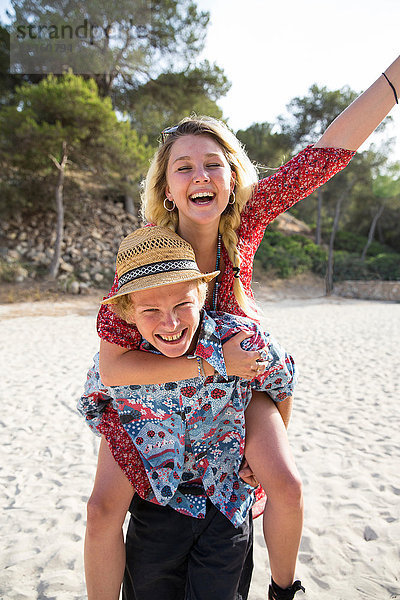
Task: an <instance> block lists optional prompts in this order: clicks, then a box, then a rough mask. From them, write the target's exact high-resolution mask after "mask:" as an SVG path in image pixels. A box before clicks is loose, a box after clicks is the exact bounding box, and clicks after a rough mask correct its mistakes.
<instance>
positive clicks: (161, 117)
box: [117, 61, 230, 144]
mask: <svg viewBox="0 0 400 600" xmlns="http://www.w3.org/2000/svg"><path fill="white" fill-rule="evenodd" d="M229 87H230V84H229V83H228V81H227V79H226V76H225V75H224V73H223V71H222V70H221V69H219V68H218V67H217V66H216V65H210V64H209V63H208V61H204V63H202V65H200V66H199V67H194V68H192V69H189V70H187V71H185V72H180V73H173V72H168V73H162V74H161V75H160V76H159V77H157V79H154V80H150V81H148V82H147V83H145V84H144V85H142V86H139V87H138V88H137V89H135V90H133V89H131V90H129V89H128V90H124V91H123V92H122V91H121V93H120V95H119V97H118V98H117V104H118V106H120V107H121V108H123V109H124V110H125V111H126V112H128V113H129V115H130V118H131V122H132V126H133V127H134V128H135V129H136V130H137V131H138V132H139V133H141V134H145V135H147V136H148V138H149V140H150V141H151V142H152V143H153V144H155V143H156V141H157V139H158V138H159V135H160V131H162V130H163V129H165V127H167V126H168V125H174V124H175V123H177V122H178V121H180V119H182V118H183V117H185V116H188V115H190V114H191V113H195V114H197V115H209V116H212V117H216V118H221V117H222V111H221V109H220V108H219V107H218V106H217V104H216V100H217V99H218V98H219V97H220V96H222V95H224V94H225V93H226V92H227V91H228V89H229Z"/></svg>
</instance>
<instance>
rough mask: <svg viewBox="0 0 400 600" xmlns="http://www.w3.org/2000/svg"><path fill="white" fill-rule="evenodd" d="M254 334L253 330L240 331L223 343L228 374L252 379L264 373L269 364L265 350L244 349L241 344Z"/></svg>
mask: <svg viewBox="0 0 400 600" xmlns="http://www.w3.org/2000/svg"><path fill="white" fill-rule="evenodd" d="M253 335H254V332H253V331H249V330H244V331H240V332H239V333H237V334H236V335H234V336H233V337H232V338H231V339H230V340H229V341H228V342H226V343H225V344H224V345H223V347H222V348H223V352H224V360H225V365H226V372H227V373H228V375H234V376H236V377H241V378H242V379H248V380H249V381H251V380H252V379H254V377H257V375H261V373H264V371H265V369H266V366H267V364H268V363H267V361H266V353H265V351H263V350H262V349H261V350H249V351H247V350H243V348H242V347H241V345H240V344H241V343H242V342H243V340H246V339H247V338H251V337H253Z"/></svg>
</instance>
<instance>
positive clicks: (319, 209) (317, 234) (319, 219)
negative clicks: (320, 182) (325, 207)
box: [315, 188, 324, 246]
mask: <svg viewBox="0 0 400 600" xmlns="http://www.w3.org/2000/svg"><path fill="white" fill-rule="evenodd" d="M323 197H324V192H323V190H322V189H321V188H318V204H317V227H316V230H315V243H316V244H317V246H320V245H321V226H322V200H323Z"/></svg>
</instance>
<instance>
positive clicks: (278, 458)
mask: <svg viewBox="0 0 400 600" xmlns="http://www.w3.org/2000/svg"><path fill="white" fill-rule="evenodd" d="M245 455H246V459H247V461H248V463H249V466H250V468H251V469H252V471H253V473H254V475H255V477H256V479H257V480H258V481H259V482H260V483H261V485H262V487H263V488H264V490H265V492H266V494H267V497H268V500H267V504H266V506H265V510H264V537H265V541H266V544H267V548H268V554H269V560H270V566H271V575H272V577H273V579H274V581H275V582H276V583H277V584H278V585H279V586H280V587H281V588H287V587H289V586H290V585H291V584H292V583H293V580H294V574H295V569H296V560H297V554H298V550H299V545H300V539H301V531H302V526H303V496H302V485H301V480H300V476H299V473H298V471H297V468H296V465H295V462H294V458H293V455H292V453H291V450H290V447H289V442H288V437H287V434H286V429H285V426H284V423H283V421H282V418H281V416H280V414H279V412H278V409H277V408H276V406H275V404H274V403H273V401H272V400H271V399H270V398H269V397H268V396H267V395H266V394H264V393H262V392H254V393H253V396H252V400H251V402H250V404H249V406H248V408H247V409H246V448H245Z"/></svg>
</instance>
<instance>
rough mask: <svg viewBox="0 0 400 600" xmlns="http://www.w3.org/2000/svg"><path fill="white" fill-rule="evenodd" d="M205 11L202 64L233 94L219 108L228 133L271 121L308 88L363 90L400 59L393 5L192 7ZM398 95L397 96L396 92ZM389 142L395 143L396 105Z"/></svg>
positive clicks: (345, 1)
mask: <svg viewBox="0 0 400 600" xmlns="http://www.w3.org/2000/svg"><path fill="white" fill-rule="evenodd" d="M197 5H198V6H199V7H200V8H202V9H204V10H209V11H210V13H211V25H210V28H209V32H208V36H207V47H206V49H205V57H206V58H208V59H209V60H210V61H215V62H216V63H217V64H218V65H220V66H221V67H223V69H224V71H225V72H226V74H227V76H228V78H229V80H230V81H231V82H232V87H231V90H230V92H229V93H228V95H227V96H226V97H225V98H224V99H222V100H221V101H220V103H219V104H220V106H221V107H222V108H223V111H224V116H226V117H229V124H230V125H231V127H232V128H233V129H239V128H245V127H247V126H248V125H251V123H254V122H263V121H269V122H274V119H275V118H276V116H277V115H278V114H280V113H283V112H284V110H285V106H286V104H287V103H288V102H289V101H290V100H291V99H292V98H293V97H295V96H302V95H305V94H306V93H307V90H308V89H309V87H310V86H311V85H312V84H313V83H317V84H318V85H320V86H323V85H325V86H326V87H327V88H328V89H331V90H333V89H339V88H341V87H343V86H344V85H350V87H351V88H352V89H354V90H355V91H357V92H358V91H360V92H361V91H362V90H364V89H366V88H367V87H368V86H369V85H370V84H371V83H372V82H373V81H374V80H375V79H376V78H377V77H378V76H379V75H380V73H381V72H382V71H383V70H384V69H385V68H386V67H387V66H388V65H389V64H390V63H391V62H392V61H393V60H394V59H395V58H396V57H397V56H398V54H399V52H400V43H399V42H400V35H399V32H400V1H399V0H333V1H329V0H274V1H271V0H197ZM398 92H400V90H398ZM391 114H392V115H393V116H394V117H395V124H394V125H393V126H392V127H391V129H390V136H391V137H395V136H398V137H399V141H398V143H397V147H396V151H395V154H394V155H393V159H395V160H400V135H399V134H400V105H399V106H396V107H395V108H394V109H393V110H392V113H391Z"/></svg>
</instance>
